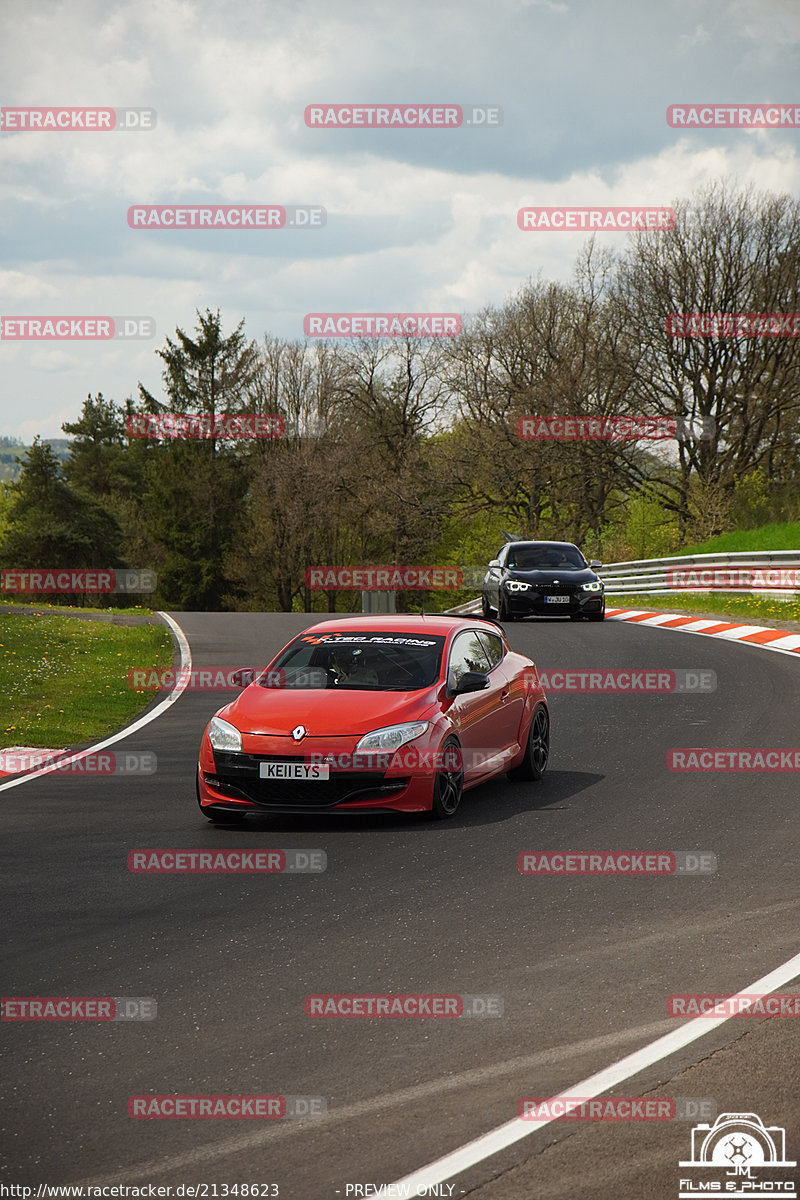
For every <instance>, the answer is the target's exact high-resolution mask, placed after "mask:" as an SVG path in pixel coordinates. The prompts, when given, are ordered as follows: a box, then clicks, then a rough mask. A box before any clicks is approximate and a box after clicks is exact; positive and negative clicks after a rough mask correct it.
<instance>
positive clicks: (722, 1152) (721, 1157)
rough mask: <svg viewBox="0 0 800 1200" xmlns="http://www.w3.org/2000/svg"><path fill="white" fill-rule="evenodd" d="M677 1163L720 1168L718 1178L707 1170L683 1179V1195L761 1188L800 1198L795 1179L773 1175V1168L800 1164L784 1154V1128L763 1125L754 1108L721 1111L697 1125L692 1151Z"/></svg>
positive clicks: (741, 1192) (734, 1193)
mask: <svg viewBox="0 0 800 1200" xmlns="http://www.w3.org/2000/svg"><path fill="white" fill-rule="evenodd" d="M679 1166H681V1167H704V1168H706V1169H707V1170H708V1169H710V1170H712V1171H713V1170H715V1169H716V1170H717V1171H718V1172H720V1174H719V1182H717V1181H716V1180H715V1179H713V1178H710V1177H709V1175H708V1174H704V1175H703V1176H701V1177H699V1178H695V1179H691V1178H686V1179H681V1181H680V1192H679V1196H680V1197H686V1198H688V1197H691V1196H698V1195H701V1194H707V1193H708V1191H709V1190H710V1189H712V1188H713V1190H718V1191H724V1193H725V1195H726V1196H751V1195H752V1194H753V1191H754V1190H756V1189H757V1190H759V1191H762V1190H766V1191H771V1192H773V1191H774V1192H779V1193H780V1195H782V1196H789V1197H792V1198H794V1200H796V1198H797V1190H796V1187H795V1184H794V1181H793V1180H789V1179H786V1178H782V1177H781V1176H780V1175H777V1174H776V1175H774V1176H773V1175H772V1169H773V1168H786V1167H796V1166H797V1163H796V1162H793V1161H790V1160H788V1159H787V1158H786V1132H785V1130H784V1129H782V1128H781V1127H780V1126H779V1125H769V1126H765V1125H764V1122H763V1121H762V1120H761V1118H760V1117H759V1116H758V1115H757V1114H756V1113H721V1114H720V1116H718V1117H717V1119H716V1121H715V1122H714V1124H713V1125H707V1124H701V1125H695V1127H694V1128H693V1129H692V1157H691V1158H690V1159H688V1160H684V1161H682V1162H681V1163H679ZM754 1171H755V1172H756V1174H755V1175H754V1174H753V1172H754Z"/></svg>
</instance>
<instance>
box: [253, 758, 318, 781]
mask: <svg viewBox="0 0 800 1200" xmlns="http://www.w3.org/2000/svg"><path fill="white" fill-rule="evenodd" d="M258 774H259V777H260V778H261V779H302V780H303V781H304V782H305V783H311V782H313V781H314V780H317V779H330V776H331V768H330V763H301V762H262V763H259V765H258Z"/></svg>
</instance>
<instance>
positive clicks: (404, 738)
mask: <svg viewBox="0 0 800 1200" xmlns="http://www.w3.org/2000/svg"><path fill="white" fill-rule="evenodd" d="M427 728H428V722H427V721H412V722H409V724H408V725H387V726H386V727H385V728H384V729H373V731H372V733H365V734H364V736H363V737H362V739H361V741H360V742H359V743H358V745H357V746H356V748H355V753H356V754H374V753H375V751H377V750H399V749H400V747H401V746H405V744H406V742H413V740H414V738H418V737H422V735H423V733H424V732H425V730H426V729H427Z"/></svg>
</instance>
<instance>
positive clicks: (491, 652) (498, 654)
mask: <svg viewBox="0 0 800 1200" xmlns="http://www.w3.org/2000/svg"><path fill="white" fill-rule="evenodd" d="M479 636H480V639H481V645H482V646H483V648H484V650H485V651H486V657H487V658H488V660H489V666H490V667H496V666H497V664H498V663H499V662H502V661H503V639H502V638H499V637H498V636H497V634H496V633H484V631H483V630H481V632H480V635H479Z"/></svg>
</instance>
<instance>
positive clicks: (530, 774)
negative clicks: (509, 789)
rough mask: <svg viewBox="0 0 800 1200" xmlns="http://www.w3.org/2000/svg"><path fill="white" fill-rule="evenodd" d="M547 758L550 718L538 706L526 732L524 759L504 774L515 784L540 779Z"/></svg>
mask: <svg viewBox="0 0 800 1200" xmlns="http://www.w3.org/2000/svg"><path fill="white" fill-rule="evenodd" d="M549 757H550V717H549V716H548V712H547V709H546V708H545V707H544V705H543V704H540V705H539V706H538V708H537V709H536V710H535V712H534V714H533V718H532V720H531V726H530V729H529V730H528V740H527V742H526V743H525V757H524V758H523V760H522V762H521V763H520V765H519V766H518V767H512V768H511V770H510V771H507V772H506V774H507V775H508V778H509V779H511V780H513V781H514V782H515V783H516V782H518V781H520V780H531V779H541V778H542V776H543V775H544V773H545V771H546V770H547V760H548V759H549Z"/></svg>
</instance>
